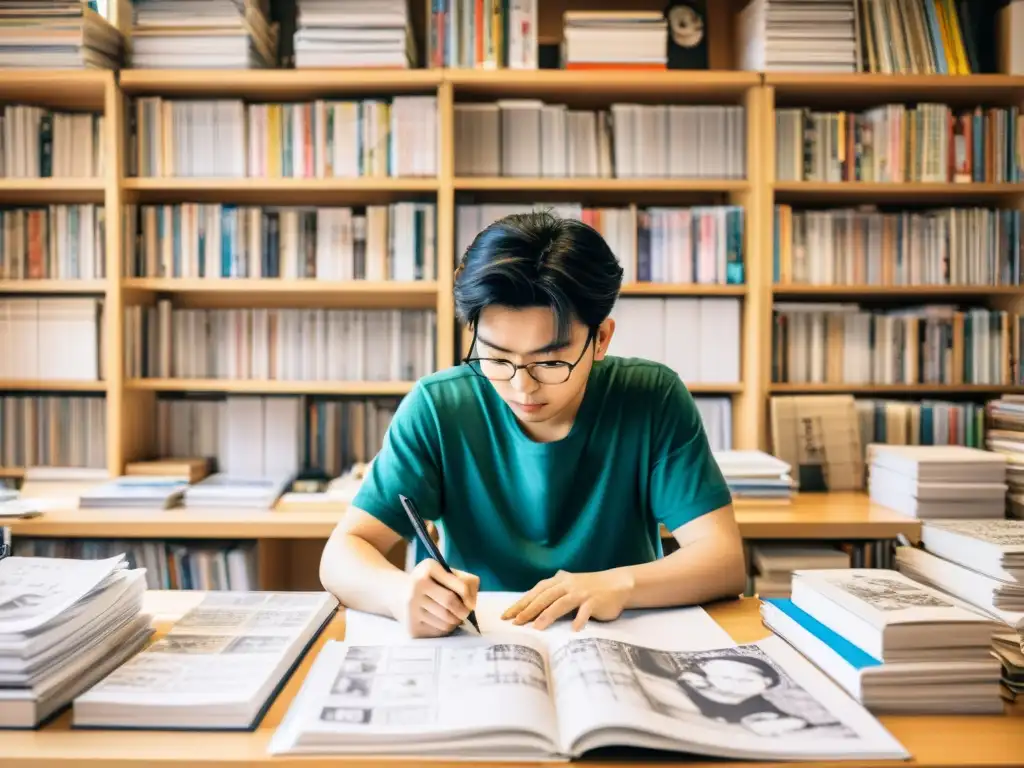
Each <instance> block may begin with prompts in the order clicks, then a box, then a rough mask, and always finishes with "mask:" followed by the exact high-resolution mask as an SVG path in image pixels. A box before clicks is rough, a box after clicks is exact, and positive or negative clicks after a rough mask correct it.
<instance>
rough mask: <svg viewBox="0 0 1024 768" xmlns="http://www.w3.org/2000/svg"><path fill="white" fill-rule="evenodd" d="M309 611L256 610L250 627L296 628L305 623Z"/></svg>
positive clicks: (249, 624) (250, 621)
mask: <svg viewBox="0 0 1024 768" xmlns="http://www.w3.org/2000/svg"><path fill="white" fill-rule="evenodd" d="M308 618H309V611H274V610H260V611H256V612H255V613H254V614H253V615H252V618H251V619H250V620H249V623H248V624H247V625H246V626H248V627H249V628H261V627H274V628H278V629H294V628H297V627H302V626H304V625H305V623H306V620H307V619H308Z"/></svg>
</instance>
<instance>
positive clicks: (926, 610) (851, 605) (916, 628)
mask: <svg viewBox="0 0 1024 768" xmlns="http://www.w3.org/2000/svg"><path fill="white" fill-rule="evenodd" d="M792 588H793V594H792V599H793V603H794V604H795V605H796V606H797V607H798V608H800V609H801V610H803V611H805V612H806V613H808V614H810V615H811V616H813V617H814V618H815V619H817V620H818V621H820V622H821V623H822V624H824V625H825V626H827V627H829V628H830V629H832V630H833V631H835V632H837V633H839V634H841V635H843V636H844V637H845V638H846V639H847V640H849V641H850V642H851V643H853V644H854V645H856V646H858V647H859V648H861V649H862V650H864V651H866V652H867V653H870V654H871V655H872V656H874V657H875V658H876V659H882V660H885V661H891V660H895V657H896V655H898V654H900V652H901V651H902V652H903V653H904V654H906V653H908V652H909V654H910V655H913V651H914V650H915V649H920V648H932V647H941V646H942V645H957V646H974V645H978V646H988V644H989V642H990V639H991V634H992V632H993V631H994V627H993V625H992V623H991V622H990V621H986V620H985V619H984V617H982V616H980V615H979V614H977V613H974V612H972V611H970V610H967V609H966V608H965V607H963V606H962V605H960V604H959V603H957V602H955V601H953V600H952V599H950V597H949V596H948V595H946V594H944V593H942V592H940V591H939V590H937V589H934V588H932V587H928V586H925V585H924V584H921V583H919V582H917V581H914V580H913V579H911V578H910V577H908V576H906V575H905V574H903V573H900V572H899V571H896V570H891V569H888V568H849V569H820V570H799V571H794V572H793V587H792Z"/></svg>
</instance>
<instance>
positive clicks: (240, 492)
mask: <svg viewBox="0 0 1024 768" xmlns="http://www.w3.org/2000/svg"><path fill="white" fill-rule="evenodd" d="M290 484H291V477H284V476H282V477H241V476H235V475H228V474H225V473H223V472H218V473H216V474H213V475H210V476H209V477H207V478H205V479H203V480H201V481H200V482H198V483H196V484H195V485H190V486H189V487H188V488H187V489H186V490H185V494H184V497H183V498H184V506H186V507H246V508H248V509H270V508H271V507H273V506H274V503H275V502H276V501H277V500H278V499H279V498H281V494H283V493H284V492H285V490H287V488H288V486H289V485H290Z"/></svg>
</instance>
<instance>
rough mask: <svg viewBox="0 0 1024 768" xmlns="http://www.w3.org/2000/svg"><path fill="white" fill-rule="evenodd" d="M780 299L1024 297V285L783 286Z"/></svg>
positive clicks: (775, 290)
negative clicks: (814, 297)
mask: <svg viewBox="0 0 1024 768" xmlns="http://www.w3.org/2000/svg"><path fill="white" fill-rule="evenodd" d="M772 293H773V294H774V295H775V296H776V297H777V298H785V297H791V296H820V297H829V298H873V297H892V298H906V299H926V298H934V297H941V298H961V297H962V298H975V297H986V296H1024V285H805V284H800V285H781V284H776V285H774V286H772Z"/></svg>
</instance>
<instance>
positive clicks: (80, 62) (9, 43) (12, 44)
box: [0, 0, 124, 69]
mask: <svg viewBox="0 0 1024 768" xmlns="http://www.w3.org/2000/svg"><path fill="white" fill-rule="evenodd" d="M123 56H124V36H123V35H122V34H121V32H120V31H119V30H118V29H117V28H116V27H114V26H113V25H112V24H110V22H108V21H107V20H106V19H104V18H103V17H102V16H101V15H100V14H98V13H96V11H94V10H92V9H91V8H89V6H87V5H86V4H85V3H83V2H81V0H4V1H3V2H2V3H0V67H5V68H17V69H26V68H36V69H117V68H118V67H119V66H120V64H121V60H122V58H123Z"/></svg>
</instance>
